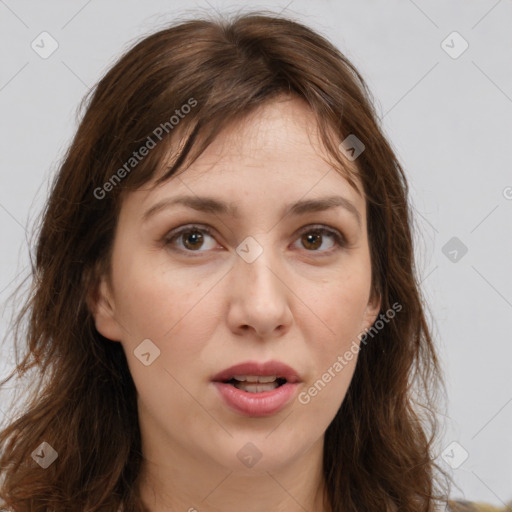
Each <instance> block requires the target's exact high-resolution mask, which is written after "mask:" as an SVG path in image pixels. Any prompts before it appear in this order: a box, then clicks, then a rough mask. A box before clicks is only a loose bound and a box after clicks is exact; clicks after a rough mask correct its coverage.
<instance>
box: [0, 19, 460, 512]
mask: <svg viewBox="0 0 512 512" xmlns="http://www.w3.org/2000/svg"><path fill="white" fill-rule="evenodd" d="M34 278H35V280H34V288H33V293H32V295H31V297H30V299H29V301H28V302H27V304H26V306H25V308H24V310H23V311H22V313H21V315H20V318H19V324H20V325H21V322H22V319H24V318H25V317H27V318H28V322H27V328H28V331H27V332H26V333H22V334H21V335H20V336H19V339H20V340H22V341H21V342H22V343H27V341H26V340H28V344H27V345H26V355H25V357H24V359H23V360H22V361H20V362H19V364H18V367H17V372H18V373H19V374H20V375H22V374H24V373H25V372H27V371H29V370H30V369H31V368H35V369H36V370H38V371H39V376H40V378H41V381H40V384H39V387H38V389H37V391H35V392H34V394H33V396H32V400H31V402H30V403H27V406H26V410H25V411H24V414H22V415H21V416H20V417H19V418H18V419H17V420H16V421H14V422H12V423H11V424H10V425H8V426H6V428H5V430H3V431H2V432H1V435H0V446H1V448H2V458H1V468H2V477H3V479H4V483H3V487H2V491H1V493H0V497H1V498H2V499H3V500H4V501H5V504H6V506H7V507H10V508H11V509H12V510H15V511H16V512H21V511H28V510H55V511H68V510H69V511H79V510H80V511H81V510H87V511H109V512H110V511H116V510H123V511H142V510H145V511H152V512H161V511H171V510H172V511H174V510H189V511H193V510H198V511H201V510H208V511H220V510H222V511H231V510H240V509H241V508H242V509H243V510H247V511H256V510H258V511H259V510H282V511H296V510H297V511H298V510H309V511H318V512H327V511H329V512H337V511H341V510H343V512H349V511H354V512H355V511H363V510H364V511H373V510H375V511H377V510H378V511H398V510H400V511H404V512H409V511H410V512H412V511H414V512H417V511H425V512H426V511H433V510H437V509H439V510H444V506H445V505H446V504H447V502H446V500H445V498H444V497H445V496H446V495H447V494H446V491H447V489H446V488H445V487H443V486H446V481H443V480H442V479H441V477H442V476H443V477H444V478H445V480H446V479H447V475H446V474H444V472H443V470H442V469H441V468H439V467H438V466H437V465H436V463H435V460H434V457H433V455H432V453H431V447H432V444H433V440H434V438H435V434H436V422H435V410H434V400H433V398H434V395H435V391H436V390H437V389H438V387H440V386H441V385H442V379H441V375H440V371H439V364H438V359H437V357H436V353H435V348H434V345H433V342H432V339H431V335H430V333H429V329H428V325H427V321H426V318H425V314H424V305H423V302H422V299H421V294H420V290H419V286H418V279H417V276H416V274H415V270H414V261H413V246H412V234H411V217H410V211H409V206H408V199H407V181H406V178H405V176H404V174H403V171H402V169H401V167H400V165H399V163H398V161H397V158H396V157H395V155H394V154H393V151H392V150H391V148H390V146H389V144H388V142H387V141H386V139H385V138H384V136H383V134H382V131H381V129H380V127H379V126H378V123H377V116H376V114H375V112H374V110H373V107H372V103H371V101H370V95H369V92H368V90H367V87H366V84H365V83H364V80H363V79H362V78H361V76H360V75H359V73H358V72H357V71H356V69H354V67H353V66H352V64H351V63H350V62H349V61H348V60H347V59H346V58H345V57H344V56H343V55H342V54H341V53H340V52H339V50H337V49H336V48H335V47H333V45H332V44H330V43H329V42H328V41H326V40H325V39H324V38H323V37H321V36H320V35H318V34H316V33H315V32H313V31H312V30H311V29H309V28H307V27H305V26H303V25H302V24H300V23H297V22H294V21H291V20H288V19H285V18H282V17H279V16H274V15H266V14H261V13H253V14H246V15H239V16H238V17H236V18H234V19H232V20H231V21H225V20H205V19H196V20H190V21H185V22H181V23H179V24H175V25H173V26H171V27H169V28H167V29H165V30H161V31H159V32H157V33H155V34H153V35H151V36H149V37H147V38H145V39H144V40H142V41H141V42H139V43H138V44H137V45H135V46H134V47H133V48H132V49H131V50H130V51H128V52H127V53H126V54H125V55H124V56H123V57H122V58H121V59H120V60H119V61H118V62H117V63H116V64H115V65H114V66H113V67H112V69H110V70H109V71H108V73H107V74H106V75H105V76H104V78H103V79H102V80H101V81H100V82H99V84H98V85H97V87H96V88H95V90H94V91H93V92H92V93H91V97H90V100H89V102H88V105H87V109H86V112H85V115H84V116H83V119H82V121H81V123H80V126H79V128H78V131H77V133H76V136H75V138H74V140H73V143H72V144H71V147H70V149H69V151H68V153H67V155H66V157H65V160H64V162H63V164H62V166H61V168H60V171H59V173H58V175H57V177H56V180H55V182H54V184H53V188H52V193H51V196H50V198H49V201H48V204H47V206H46V209H45V211H44V215H43V217H42V225H41V228H40V233H39V238H38V244H37V249H36V262H35V268H34ZM20 332H21V331H20ZM13 375H14V372H13V374H12V375H11V377H12V376H13ZM450 505H451V506H452V507H455V506H456V505H455V504H454V503H450ZM454 510H455V509H454Z"/></svg>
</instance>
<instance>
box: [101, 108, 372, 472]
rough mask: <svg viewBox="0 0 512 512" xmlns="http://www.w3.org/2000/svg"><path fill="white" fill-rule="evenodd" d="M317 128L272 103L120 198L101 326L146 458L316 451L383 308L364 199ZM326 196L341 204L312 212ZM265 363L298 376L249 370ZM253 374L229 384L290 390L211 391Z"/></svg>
mask: <svg viewBox="0 0 512 512" xmlns="http://www.w3.org/2000/svg"><path fill="white" fill-rule="evenodd" d="M315 127H316V124H315V121H314V117H313V114H312V113H311V112H310V111H309V110H308V109H307V107H306V106H305V105H304V104H303V103H302V102H301V101H299V100H296V99H292V100H286V101H284V100H280V101H273V102H271V103H268V104H266V105H265V106H264V107H262V108H260V109H259V110H258V111H257V112H255V113H253V114H252V115H251V116H250V117H249V118H248V119H247V120H246V121H244V122H243V123H242V124H240V123H238V124H236V125H232V126H230V127H229V128H228V129H226V130H225V131H224V132H222V133H219V134H218V136H217V138H216V140H215V141H214V142H213V143H212V144H211V145H210V146H209V148H208V149H207V150H206V152H205V153H203V154H202V155H201V157H200V158H199V159H198V160H197V161H196V162H195V163H194V164H193V165H192V166H191V167H189V168H188V169H187V170H186V171H185V172H183V173H181V174H179V175H177V176H174V177H173V178H171V179H170V180H168V181H167V182H165V183H163V184H162V185H160V186H158V187H157V188H155V189H152V190H149V187H148V188H144V190H142V189H140V190H137V191H135V192H133V193H131V194H129V195H128V196H127V197H126V199H125V200H124V202H123V205H122V208H121V212H120V216H119V219H118V225H117V230H116V235H115V240H114V246H113V253H112V275H111V286H108V285H107V284H106V281H105V280H103V281H102V283H101V286H100V292H101V294H100V299H99V301H98V303H97V307H96V308H95V313H94V315H95V320H96V327H97V329H98V331H99V332H100V333H102V334H103V335H104V336H105V337H107V338H109V339H111V340H115V341H120V342H121V344H122V346H123V348H124V351H125V353H126V356H127V359H128V364H129V368H130V371H131V374H132V376H133V380H134V382H135V386H136V388H137V392H138V408H139V421H140V426H141V434H142V441H143V449H144V451H145V455H146V457H148V458H149V459H152V460H156V459H159V460H160V461H162V460H164V461H167V463H168V464H172V463H173V462H172V461H173V460H182V461H183V460H184V457H188V458H189V459H190V460H194V461H196V462H201V463H203V464H207V465H218V466H220V467H223V468H225V469H227V470H230V471H240V472H243V471H255V470H261V471H265V470H266V471H271V470H275V469H277V468H280V467H281V468H283V467H286V465H287V464H290V463H291V462H293V461H298V460H299V459H300V458H301V457H302V456H305V455H306V454H307V453H310V451H311V449H315V450H316V451H317V452H318V451H319V450H321V447H322V441H323V436H324V433H325V430H326V429H327V427H328V425H329V424H330V423H331V421H332V420H333V418H334V416H335V414H336V412H337V410H338V409H339V407H340V405H341V403H342V401H343V399H344V397H345V394H346V391H347V388H348V386H349V383H350V380H351V378H352V375H353V371H354V368H355V364H356V360H357V347H358V345H359V338H358V335H360V334H361V332H362V331H363V330H364V329H366V328H368V327H370V326H371V324H372V323H373V321H374V320H375V318H376V315H377V314H378V310H379V306H380V305H379V304H371V303H369V298H370V282H371V266H370V253H369V245H368V238H367V232H366V210H365V201H364V199H363V197H362V196H361V195H360V193H358V192H356V191H355V190H354V189H352V188H351V187H350V185H349V184H348V182H347V181H346V180H345V179H344V178H342V177H341V176H340V174H339V173H337V172H336V171H335V170H334V169H333V168H331V167H330V166H329V165H328V164H327V163H326V161H325V160H324V159H322V155H324V156H326V155H325V154H324V153H323V150H322V149H321V145H320V140H319V138H318V137H317V135H316V131H315V130H314V128H315ZM347 164H348V162H347ZM360 192H361V190H360ZM178 197H179V198H188V201H189V203H190V204H189V205H188V206H187V205H186V204H185V201H180V202H176V203H174V204H173V201H174V200H175V199H176V198H178ZM205 198H208V199H209V202H207V201H206V199H205ZM327 198H331V199H335V198H338V199H339V201H338V202H337V201H335V200H332V201H331V203H333V204H334V203H336V202H337V205H334V206H332V205H331V206H330V207H319V206H318V203H315V202H317V201H320V200H325V199H327ZM311 201H312V203H310V202H311ZM220 204H222V205H225V206H222V207H220V206H218V205H220ZM296 204H298V206H295V207H294V205H296ZM194 205H195V207H194ZM347 205H348V206H347ZM324 206H325V205H324ZM327 206H329V205H327ZM191 225H194V226H195V227H194V228H191V227H190V226H191ZM186 226H188V228H187V229H188V231H185V232H183V233H182V234H177V233H176V230H177V229H178V228H181V227H186ZM206 228H207V229H208V230H209V232H206V231H205V229H206ZM322 229H325V230H326V231H320V230H322ZM338 239H339V241H338ZM340 243H341V245H340ZM362 350H364V348H362ZM347 352H350V353H351V354H352V355H353V356H352V357H351V358H349V357H346V356H345V354H346V353H347ZM269 361H273V362H280V363H282V364H284V365H287V366H288V367H289V368H291V369H292V370H293V372H294V373H295V377H293V376H292V375H291V374H288V373H287V371H288V370H287V369H283V368H282V367H278V366H277V367H272V366H268V367H261V366H260V367H258V366H257V365H258V364H260V365H262V364H264V363H267V362H269ZM341 361H343V362H341ZM247 362H249V363H250V362H252V363H254V364H255V366H254V367H253V368H241V369H238V370H233V371H229V370H228V374H229V378H231V377H233V376H234V375H240V374H241V375H242V376H243V375H245V376H249V377H251V376H253V377H258V376H267V377H268V379H267V380H271V378H272V375H275V376H276V377H287V381H286V383H285V384H284V385H283V386H279V387H278V388H277V390H273V389H272V388H274V387H275V386H276V383H270V384H263V383H261V384H254V383H253V384H248V383H245V384H238V386H239V387H241V388H242V389H238V388H237V387H235V386H234V385H233V383H224V384H223V383H220V382H214V380H215V377H216V376H217V375H218V374H219V373H220V372H222V371H223V370H226V369H229V368H230V367H232V366H233V365H238V364H240V363H247ZM232 374H233V375H232ZM269 374H270V375H269ZM223 377H224V378H223V379H221V380H227V377H226V375H224V376H223ZM242 380H243V379H242ZM251 380H254V379H251ZM258 380H260V379H258ZM261 380H265V379H261ZM294 381H295V382H294ZM281 382H282V381H278V382H277V384H280V383H281ZM266 389H268V391H263V390H266ZM283 389H284V391H283ZM260 393H264V395H263V394H260ZM249 443H251V444H249ZM180 457H181V459H180ZM253 468H254V469H253Z"/></svg>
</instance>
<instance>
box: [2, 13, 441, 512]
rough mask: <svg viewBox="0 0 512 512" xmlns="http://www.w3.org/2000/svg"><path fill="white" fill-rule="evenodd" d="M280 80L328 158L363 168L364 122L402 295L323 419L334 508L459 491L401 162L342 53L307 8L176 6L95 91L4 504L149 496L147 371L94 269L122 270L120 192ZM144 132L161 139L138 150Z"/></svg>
mask: <svg viewBox="0 0 512 512" xmlns="http://www.w3.org/2000/svg"><path fill="white" fill-rule="evenodd" d="M282 94H285V95H292V96H294V97H298V98H301V99H302V100H303V101H305V102H306V103H307V104H308V105H309V107H310V108H311V110H312V112H313V113H314V115H315V117H316V119H317V122H318V127H319V130H320V134H321V139H322V142H323V144H324V145H325V148H326V150H327V152H328V154H329V155H330V157H332V161H333V165H336V168H337V169H338V170H339V172H340V173H342V174H343V175H344V176H345V178H346V179H348V180H349V182H350V183H352V184H353V179H354V178H355V176H354V175H353V174H352V175H351V173H350V172H349V171H348V170H347V165H346V158H347V156H346V154H343V152H342V151H341V150H340V146H339V145H340V142H341V141H343V140H344V139H345V138H346V137H347V136H349V135H351V134H352V135H355V136H356V137H357V138H358V139H359V140H360V141H361V142H362V143H363V144H364V146H365V149H364V151H363V152H362V153H361V154H360V156H359V157H358V158H357V160H356V162H355V163H356V164H357V168H358V176H359V179H360V180H361V182H362V184H363V187H364V193H365V195H366V204H367V212H368V215H367V230H368V235H369V243H370V253H371V262H372V295H374V294H378V295H379V296H380V297H381V310H382V312H384V311H387V310H390V308H392V305H393V304H395V303H398V304H400V305H401V306H402V309H401V311H400V313H399V314H396V316H395V317H394V318H393V319H392V320H391V321H388V322H386V323H385V325H384V326H383V327H382V328H381V329H378V334H376V335H373V334H372V338H370V337H369V336H367V337H366V338H363V340H362V341H364V346H362V348H361V351H360V353H359V357H358V361H357V366H356V369H355V373H354V376H353V379H352V382H351V384H350V387H349V389H348V392H347V394H346V396H345V399H344V401H343V403H342V405H341V407H340V409H339V411H338V413H337V415H336V417H335V418H334V420H333V421H332V423H331V424H330V425H329V427H328V429H327V431H326V436H325V446H324V475H325V480H326V484H327V493H328V500H329V507H330V508H331V510H332V511H333V512H339V511H341V510H343V512H356V511H357V512H370V511H371V512H375V511H379V512H384V511H389V512H390V511H400V512H420V511H421V512H427V511H429V512H430V511H433V510H434V505H435V504H436V500H438V499H439V500H442V499H443V496H446V495H443V494H441V493H440V491H441V490H442V484H441V475H444V476H445V477H446V474H445V473H444V471H443V470H442V469H441V468H440V467H438V466H437V464H436V463H435V458H434V457H433V455H432V451H433V446H434V445H433V443H434V441H435V439H436V435H437V431H438V423H437V420H436V409H435V407H436V404H437V398H436V397H437V394H438V391H439V389H441V387H443V388H444V383H443V380H442V373H441V370H440V363H439V361H438V359H437V356H436V351H435V346H434V344H433V340H432V336H431V333H430V327H429V325H428V322H427V319H426V313H425V312H426V309H425V307H426V306H425V301H424V300H423V298H422V296H421V291H420V287H419V279H418V276H417V275H416V269H415V264H414V254H413V240H412V222H413V218H412V211H411V206H410V205H409V203H408V185H407V180H406V177H405V175H404V172H403V170H402V167H401V166H400V164H399V161H398V159H397V157H396V155H395V154H394V152H393V150H392V149H391V147H390V145H389V143H388V142H387V141H386V138H385V137H384V135H383V131H382V129H381V128H380V126H379V119H378V116H377V114H376V112H375V110H374V107H373V101H372V96H371V93H370V91H369V90H368V87H367V85H366V83H365V81H364V80H363V78H362V77H361V75H360V74H359V73H358V71H357V70H356V69H355V68H354V66H353V65H352V64H351V63H350V62H349V61H348V60H347V58H346V57H345V56H344V55H343V54H342V53H341V52H340V51H339V50H338V49H337V48H336V47H335V46H333V44H331V43H330V42H329V41H327V40H326V39H325V38H324V37H322V36H320V35H319V34H317V33H316V32H315V31H313V30H311V29H310V28H308V27H306V26H304V25H303V24H301V23H299V22H297V21H293V20H291V19H289V18H285V17H283V16H279V15H275V14H272V13H270V14H269V13H267V12H261V11H260V12H253V13H246V14H238V15H236V16H233V17H232V18H231V19H227V18H219V19H216V18H211V17H201V16H199V17H196V18H194V19H188V20H181V21H179V22H176V23H174V24H173V25H172V26H170V27H167V28H165V29H163V30H160V31H158V32H156V33H154V34H152V35H150V36H148V37H146V38H144V39H143V40H141V41H139V42H138V43H137V44H135V45H134V46H133V47H132V48H131V49H130V50H129V51H127V52H126V53H125V55H123V56H122V57H121V58H120V59H119V60H118V61H117V63H116V64H115V65H114V66H113V67H112V68H111V69H110V70H109V71H108V72H107V73H106V74H105V76H104V77H103V78H102V79H101V80H100V81H99V83H98V84H97V86H96V87H95V88H94V89H93V90H92V91H91V92H90V94H89V96H88V97H86V98H85V99H84V101H86V103H84V106H86V108H85V113H84V115H83V117H82V120H81V122H80V124H79V127H78V130H77V132H76V135H75V137H74V140H73V142H72V144H71V145H70V147H69V150H68V152H67V154H66V155H65V157H64V160H63V163H62V165H61V166H60V169H59V171H58V173H57V175H56V177H55V181H54V183H53V184H52V189H51V194H50V197H49V200H48V202H47V204H46V207H45V210H44V212H43V215H42V216H41V225H40V226H39V227H38V240H37V245H36V248H35V254H34V258H35V261H34V263H33V269H32V277H33V281H32V282H33V286H32V289H31V293H30V296H29V298H28V299H27V300H26V302H25V304H24V306H23V308H22V309H21V311H20V313H19V316H18V317H17V319H16V322H15V325H16V328H15V329H13V338H14V340H15V343H16V346H17V349H20V350H22V352H23V357H22V358H21V359H20V360H19V361H18V360H17V366H16V368H15V370H14V371H13V373H12V374H11V375H10V376H9V377H8V379H11V378H12V377H13V376H14V374H15V373H18V377H19V378H21V377H23V376H24V375H26V374H27V372H28V371H29V370H31V369H35V370H36V371H37V374H36V375H39V382H38V384H37V386H35V388H34V390H33V391H32V392H31V394H30V396H29V400H27V402H26V405H25V408H24V409H23V411H22V413H21V414H20V415H19V417H17V418H16V419H15V420H12V421H11V423H10V424H8V425H7V426H6V428H5V429H4V430H3V431H1V433H0V449H1V450H2V454H1V458H0V466H1V470H0V471H1V473H0V477H1V478H3V480H4V482H3V486H2V490H1V492H0V497H1V498H2V499H3V500H4V501H5V504H6V505H7V506H8V507H11V508H12V509H13V510H15V511H16V512H24V511H29V510H30V511H42V510H52V509H53V510H55V511H59V512H60V511H72V512H77V511H81V510H87V511H90V512H94V511H107V510H108V511H109V512H112V511H115V510H117V508H118V507H119V506H121V505H122V506H123V507H124V510H126V511H142V510H147V509H146V508H145V507H144V506H143V504H142V502H141V500H140V497H139V496H138V494H137V486H136V485H135V484H136V482H137V477H138V475H139V470H140V468H141V462H142V453H141V439H140V431H139V426H138V420H137V406H136V390H135V386H134V383H133V380H132V378H131V375H130V372H129V370H128V365H127V360H126V357H125V354H124V352H123V349H122V346H121V344H120V343H112V342H110V341H109V340H106V339H105V338H103V337H102V336H101V335H100V334H99V333H98V332H97V330H96V329H95V325H94V322H93V318H92V315H91V310H90V307H89V304H90V302H89V299H90V297H91V296H93V295H94V290H95V289H96V286H97V283H98V277H99V275H100V274H101V272H107V273H108V271H109V257H110V249H111V245H112V241H113V236H114V229H115V226H116V221H117V218H118V213H119V208H120V205H121V202H122V198H123V194H124V193H126V192H127V191H130V190H135V189H137V188H139V187H141V186H142V185H144V184H147V183H149V182H150V180H152V179H154V178H155V173H156V169H158V168H159V166H160V168H161V165H162V162H164V161H167V160H166V159H167V158H168V157H169V155H171V156H172V157H173V163H172V165H170V166H169V168H168V169H166V170H165V172H164V175H163V176H161V177H160V178H159V179H158V181H157V183H161V182H162V181H163V180H165V179H167V178H169V177H170V176H172V175H173V174H174V173H176V172H177V171H178V170H179V169H180V168H181V169H184V168H186V167H185V163H186V162H193V161H194V160H195V159H196V158H197V157H198V156H199V155H200V154H201V153H202V152H203V151H204V149H205V148H206V147H207V146H208V144H209V143H210V142H211V141H212V140H213V139H214V138H215V136H216V135H217V134H218V133H220V131H221V130H222V128H223V127H225V126H226V125H227V123H231V122H234V121H238V120H241V119H242V118H243V117H244V116H245V115H247V114H248V113H249V112H251V111H252V110H253V109H255V108H256V107H258V106H260V105H262V104H263V103H265V102H267V101H269V100H270V99H272V98H274V97H276V96H277V95H282ZM185 105H188V107H187V108H185V107H184V106H185ZM177 111H178V112H177ZM173 116H174V119H173ZM178 119H179V120H178ZM150 140H151V141H152V143H153V144H151V143H150V142H149V141H150ZM143 145H145V146H146V147H149V146H151V147H150V151H148V152H147V154H146V156H144V158H141V159H140V160H139V159H137V161H136V162H135V161H134V160H132V158H133V154H134V151H135V152H138V151H139V150H140V148H141V147H142V146H143ZM122 169H124V171H123V170H122ZM381 323H383V322H382V321H381ZM34 378H35V376H34ZM8 379H6V380H5V381H4V383H5V382H6V381H7V380H8ZM43 441H45V442H47V443H48V444H49V445H50V446H51V447H53V448H54V449H55V451H56V452H57V453H58V459H57V460H56V462H54V463H53V464H51V465H50V466H49V467H48V468H47V469H44V470H43V469H42V468H41V467H40V466H39V465H38V464H36V463H35V462H34V460H33V458H32V457H31V454H32V453H33V452H34V450H35V449H36V448H37V447H38V446H39V445H40V444H41V443H42V442H43Z"/></svg>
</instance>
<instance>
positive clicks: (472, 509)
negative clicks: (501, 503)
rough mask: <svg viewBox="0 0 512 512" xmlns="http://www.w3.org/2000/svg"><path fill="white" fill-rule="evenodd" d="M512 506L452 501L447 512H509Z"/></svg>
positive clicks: (449, 502)
mask: <svg viewBox="0 0 512 512" xmlns="http://www.w3.org/2000/svg"><path fill="white" fill-rule="evenodd" d="M510 505H512V503H511V504H509V505H506V506H505V507H495V506H493V505H487V504H486V503H477V502H473V501H461V500H457V501H455V500H450V501H448V507H447V508H446V512H508V511H509V510H512V508H509V507H510Z"/></svg>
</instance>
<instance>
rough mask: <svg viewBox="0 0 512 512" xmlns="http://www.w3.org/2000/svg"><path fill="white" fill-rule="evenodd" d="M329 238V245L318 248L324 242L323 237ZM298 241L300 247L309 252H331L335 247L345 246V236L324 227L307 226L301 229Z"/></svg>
mask: <svg viewBox="0 0 512 512" xmlns="http://www.w3.org/2000/svg"><path fill="white" fill-rule="evenodd" d="M326 238H327V239H328V238H330V239H331V240H333V243H332V244H331V245H330V247H327V248H324V249H323V250H318V249H319V248H320V247H322V245H323V244H324V241H325V239H326ZM300 241H301V245H302V247H304V248H306V250H307V251H309V252H318V253H320V254H322V253H331V252H333V251H335V250H336V249H340V248H342V247H345V246H346V242H345V238H344V237H343V235H342V234H341V233H339V232H338V231H334V230H331V229H328V228H325V227H318V228H316V227H313V228H311V227H309V228H308V229H307V230H305V231H303V232H302V233H301V235H300Z"/></svg>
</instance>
